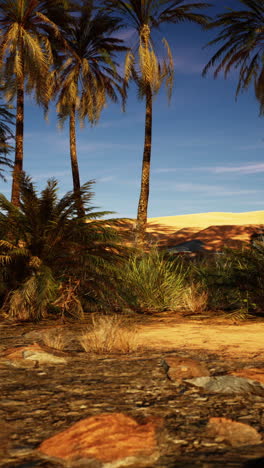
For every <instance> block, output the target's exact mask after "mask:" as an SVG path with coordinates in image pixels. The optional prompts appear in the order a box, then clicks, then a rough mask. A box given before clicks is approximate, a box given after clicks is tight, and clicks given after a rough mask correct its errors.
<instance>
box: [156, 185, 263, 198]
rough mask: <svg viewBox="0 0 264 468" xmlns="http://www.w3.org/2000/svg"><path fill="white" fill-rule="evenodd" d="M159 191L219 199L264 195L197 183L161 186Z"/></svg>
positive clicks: (246, 190) (247, 190) (250, 190)
mask: <svg viewBox="0 0 264 468" xmlns="http://www.w3.org/2000/svg"><path fill="white" fill-rule="evenodd" d="M159 189H161V190H166V191H175V192H184V193H186V192H188V193H190V194H191V193H200V194H204V195H210V196H212V195H213V196H217V197H228V196H236V195H238V196H242V195H256V194H260V193H264V192H263V191H262V190H254V189H230V188H229V187H226V186H221V185H210V184H195V183H179V184H177V183H175V184H166V185H163V184H162V185H159Z"/></svg>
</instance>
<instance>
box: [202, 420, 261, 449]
mask: <svg viewBox="0 0 264 468" xmlns="http://www.w3.org/2000/svg"><path fill="white" fill-rule="evenodd" d="M207 435H208V436H209V437H214V438H216V439H217V440H218V441H219V442H221V441H223V442H227V443H228V444H230V445H232V446H233V447H239V446H242V445H257V444H261V435H260V434H259V433H258V432H257V431H256V429H254V428H253V427H251V426H249V425H248V424H244V423H240V422H236V421H232V420H231V419H227V418H210V419H209V422H208V424H207Z"/></svg>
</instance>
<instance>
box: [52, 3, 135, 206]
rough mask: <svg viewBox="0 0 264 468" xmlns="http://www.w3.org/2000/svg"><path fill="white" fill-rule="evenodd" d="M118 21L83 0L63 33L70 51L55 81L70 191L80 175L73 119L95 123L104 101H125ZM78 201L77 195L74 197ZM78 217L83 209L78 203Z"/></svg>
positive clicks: (121, 48)
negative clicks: (66, 132)
mask: <svg viewBox="0 0 264 468" xmlns="http://www.w3.org/2000/svg"><path fill="white" fill-rule="evenodd" d="M118 29H119V21H118V20H117V19H115V18H112V17H110V16H109V15H107V14H105V13H103V12H98V11H97V10H96V9H95V8H94V6H93V1H91V0H84V1H83V2H82V5H81V8H80V14H79V15H78V16H77V17H75V18H73V21H72V24H71V27H69V28H68V29H67V30H66V31H65V38H66V39H67V42H68V44H69V47H70V50H71V51H72V52H73V53H72V52H71V53H68V54H66V55H65V57H64V62H63V63H62V65H61V64H60V67H59V77H58V80H57V92H58V97H57V111H58V116H59V121H60V124H61V125H63V123H64V121H65V119H67V118H68V119H69V137H70V157H71V167H72V178H73V189H74V192H75V194H78V192H79V190H80V176H79V168H78V158H77V148H76V117H77V116H78V118H79V119H80V121H81V123H83V122H84V120H85V118H87V119H88V120H89V122H90V123H91V124H95V123H96V122H97V121H98V119H99V117H100V114H101V111H102V109H103V107H104V106H105V104H106V100H107V98H109V99H110V100H112V101H114V102H116V101H117V99H118V94H120V95H121V96H122V98H124V96H125V94H124V90H123V87H122V79H121V77H120V76H119V74H118V73H117V62H116V54H117V53H118V52H121V51H124V50H126V48H125V47H124V46H123V41H122V40H120V39H117V38H115V37H114V36H113V34H114V33H115V32H116V31H117V30H118ZM77 198H78V195H77ZM79 214H80V215H83V214H84V213H83V209H82V207H81V206H80V203H79Z"/></svg>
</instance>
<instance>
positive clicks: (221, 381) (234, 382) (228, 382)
mask: <svg viewBox="0 0 264 468" xmlns="http://www.w3.org/2000/svg"><path fill="white" fill-rule="evenodd" d="M184 381H185V382H186V383H188V384H190V385H192V386H194V387H198V388H201V389H203V390H205V391H206V392H209V393H226V394H236V393H252V394H253V395H259V396H264V385H262V384H261V383H259V382H255V381H254V380H250V379H244V378H243V377H236V376H234V375H220V376H217V377H197V378H195V379H185V380H184Z"/></svg>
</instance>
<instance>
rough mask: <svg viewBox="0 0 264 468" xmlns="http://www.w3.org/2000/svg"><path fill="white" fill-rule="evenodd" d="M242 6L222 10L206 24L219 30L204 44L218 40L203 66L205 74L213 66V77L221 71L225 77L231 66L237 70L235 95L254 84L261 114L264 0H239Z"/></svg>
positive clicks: (263, 91)
mask: <svg viewBox="0 0 264 468" xmlns="http://www.w3.org/2000/svg"><path fill="white" fill-rule="evenodd" d="M238 1H239V2H240V4H241V6H242V7H244V8H243V9H241V10H237V11H235V10H231V11H228V12H226V13H221V14H219V15H218V16H217V18H216V20H215V21H212V22H211V23H210V24H209V28H217V29H218V30H219V32H218V35H217V37H216V38H215V39H213V40H212V41H210V42H209V43H208V44H207V45H209V46H211V45H215V44H220V48H219V49H218V50H217V52H216V53H215V54H214V55H213V57H212V58H211V60H210V61H209V62H208V64H207V65H206V67H205V68H204V70H203V75H206V74H207V72H208V70H209V69H210V68H214V77H215V78H216V77H217V76H218V74H219V73H220V72H221V71H223V72H224V75H225V77H226V76H227V75H228V73H229V72H230V71H231V70H232V69H234V68H235V69H238V70H239V76H238V85H237V89H236V96H238V94H239V93H240V92H241V91H243V90H247V89H248V87H249V85H250V84H251V83H254V85H255V92H256V97H257V99H258V100H259V103H260V114H262V115H263V114H264V1H263V0H238Z"/></svg>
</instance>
